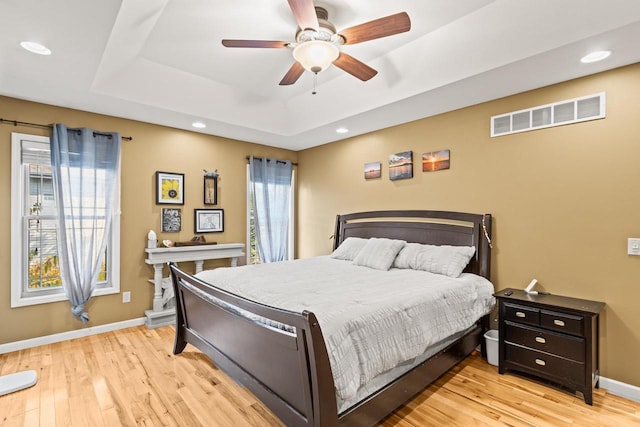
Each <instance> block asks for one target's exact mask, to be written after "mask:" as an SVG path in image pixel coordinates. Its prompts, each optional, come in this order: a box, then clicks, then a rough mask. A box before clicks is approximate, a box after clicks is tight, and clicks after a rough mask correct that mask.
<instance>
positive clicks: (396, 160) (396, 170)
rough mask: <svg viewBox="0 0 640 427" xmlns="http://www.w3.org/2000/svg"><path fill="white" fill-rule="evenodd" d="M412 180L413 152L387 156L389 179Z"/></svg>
mask: <svg viewBox="0 0 640 427" xmlns="http://www.w3.org/2000/svg"><path fill="white" fill-rule="evenodd" d="M407 178H413V152H412V151H403V152H401V153H395V154H391V155H390V156H389V179H390V180H391V181H396V180H398V179H407Z"/></svg>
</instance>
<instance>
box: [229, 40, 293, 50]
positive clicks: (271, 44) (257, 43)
mask: <svg viewBox="0 0 640 427" xmlns="http://www.w3.org/2000/svg"><path fill="white" fill-rule="evenodd" d="M288 44H289V43H288V42H281V41H275V40H229V39H224V40H222V45H223V46H225V47H267V48H282V47H287V45H288Z"/></svg>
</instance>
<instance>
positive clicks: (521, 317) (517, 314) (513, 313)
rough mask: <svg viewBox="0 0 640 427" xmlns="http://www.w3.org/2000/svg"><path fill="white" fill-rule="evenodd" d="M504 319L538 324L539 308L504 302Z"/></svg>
mask: <svg viewBox="0 0 640 427" xmlns="http://www.w3.org/2000/svg"><path fill="white" fill-rule="evenodd" d="M504 320H510V321H512V322H518V323H526V324H528V325H534V326H538V325H539V324H540V310H538V309H535V308H532V307H525V306H522V305H515V304H509V303H505V304H504Z"/></svg>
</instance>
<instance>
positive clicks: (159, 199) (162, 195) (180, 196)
mask: <svg viewBox="0 0 640 427" xmlns="http://www.w3.org/2000/svg"><path fill="white" fill-rule="evenodd" d="M156 204H157V205H184V174H183V173H171V172H156Z"/></svg>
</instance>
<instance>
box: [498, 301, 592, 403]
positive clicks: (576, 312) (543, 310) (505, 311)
mask: <svg viewBox="0 0 640 427" xmlns="http://www.w3.org/2000/svg"><path fill="white" fill-rule="evenodd" d="M495 297H496V298H497V299H498V307H499V312H498V313H499V314H498V316H499V318H498V319H499V353H498V363H499V366H498V372H500V373H501V374H504V373H505V372H506V371H507V370H513V371H519V372H523V373H526V374H529V375H533V376H536V377H539V378H542V379H546V380H548V381H551V382H553V383H556V384H558V385H561V386H564V387H566V388H568V389H570V390H574V391H579V392H581V393H582V394H583V395H584V401H585V402H586V403H587V404H589V405H592V404H593V387H596V388H597V387H598V380H599V379H600V372H599V367H598V365H599V354H598V347H599V346H598V344H599V339H598V336H599V335H598V334H599V315H600V312H601V311H602V309H603V308H604V303H602V302H597V301H589V300H583V299H577V298H569V297H562V296H557V295H546V294H544V295H543V294H540V295H529V294H526V293H525V292H524V291H523V290H519V289H503V290H501V291H499V292H496V293H495Z"/></svg>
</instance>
